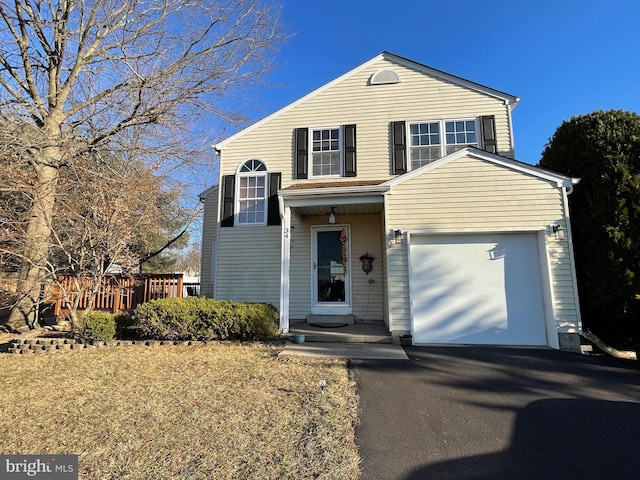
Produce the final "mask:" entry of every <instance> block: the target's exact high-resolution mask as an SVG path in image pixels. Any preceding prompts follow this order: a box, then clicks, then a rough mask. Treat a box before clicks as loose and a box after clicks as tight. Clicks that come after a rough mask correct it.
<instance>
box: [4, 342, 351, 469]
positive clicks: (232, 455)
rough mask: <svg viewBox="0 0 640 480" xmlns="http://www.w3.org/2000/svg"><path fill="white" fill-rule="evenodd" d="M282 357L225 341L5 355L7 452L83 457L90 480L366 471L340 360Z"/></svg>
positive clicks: (261, 348) (81, 462) (348, 384)
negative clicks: (324, 385)
mask: <svg viewBox="0 0 640 480" xmlns="http://www.w3.org/2000/svg"><path fill="white" fill-rule="evenodd" d="M277 353H278V350H277V349H276V348H275V347H268V346H259V345H234V344H219V345H209V346H198V347H178V346H176V347H168V346H167V347H157V348H136V347H132V348H124V349H123V348H121V349H117V348H113V349H99V350H95V351H89V352H84V351H83V352H78V353H75V354H73V353H71V354H59V355H39V356H29V357H23V356H14V355H3V356H0V383H1V384H2V385H3V388H2V389H1V391H0V405H2V409H1V411H0V432H2V434H1V435H0V452H2V453H4V454H11V453H15V454H43V453H57V454H61V453H74V454H79V455H80V458H79V466H80V478H84V479H101V480H102V479H145V480H146V479H154V480H155V479H187V478H188V479H212V478H215V479H236V478H237V479H240V478H242V479H245V478H257V479H281V478H295V479H306V478H326V479H355V478H358V477H359V458H358V452H357V447H356V446H355V441H354V423H355V419H356V415H357V398H356V395H355V389H354V386H353V385H352V384H351V382H350V381H349V377H348V371H347V369H346V368H345V364H344V362H341V361H331V360H320V361H313V362H311V361H302V360H296V359H290V360H279V359H278V358H277ZM320 379H325V380H326V381H327V389H326V395H321V394H320V389H319V387H318V381H319V380H320Z"/></svg>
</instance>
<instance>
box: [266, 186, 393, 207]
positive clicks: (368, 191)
mask: <svg viewBox="0 0 640 480" xmlns="http://www.w3.org/2000/svg"><path fill="white" fill-rule="evenodd" d="M388 191H389V187H382V188H381V187H380V185H375V186H368V187H357V188H348V189H346V188H341V189H340V188H318V189H304V190H292V191H287V190H280V191H279V192H278V196H279V197H280V198H282V200H283V201H284V205H285V206H287V207H308V206H313V205H347V204H351V203H383V202H384V196H383V195H384V194H385V193H386V192H388Z"/></svg>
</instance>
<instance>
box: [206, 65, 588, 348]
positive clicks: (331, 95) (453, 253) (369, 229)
mask: <svg viewBox="0 0 640 480" xmlns="http://www.w3.org/2000/svg"><path fill="white" fill-rule="evenodd" d="M518 102H519V98H518V97H515V96H513V95H510V94H507V93H504V92H501V91H499V90H495V89H493V88H489V87H486V86H483V85H480V84H477V83H474V82H472V81H469V80H465V79H463V78H460V77H457V76H454V75H451V74H448V73H445V72H442V71H439V70H436V69H433V68H430V67H428V66H425V65H422V64H420V63H417V62H414V61H411V60H408V59H406V58H403V57H400V56H398V55H394V54H391V53H387V52H384V53H382V54H380V55H378V56H376V57H375V58H373V59H371V60H369V61H367V62H365V63H364V64H362V65H360V66H358V67H356V68H354V69H353V70H351V71H349V72H347V73H345V74H344V75H342V76H340V77H339V78H337V79H335V80H333V81H332V82H329V83H328V84H326V85H324V86H322V87H320V88H318V89H317V90H315V91H313V92H311V93H309V94H308V95H306V96H304V97H302V98H300V99H299V100H297V101H295V102H293V103H292V104H290V105H288V106H286V107H284V108H282V109H280V110H278V111H277V112H275V113H273V114H272V115H269V116H268V117H266V118H264V119H262V120H260V121H258V122H256V123H254V124H253V125H251V126H249V127H247V128H245V129H244V130H241V131H240V132H238V133H236V134H235V135H232V136H230V137H229V138H227V139H225V140H223V141H221V142H220V143H218V144H217V145H216V146H215V149H216V151H217V153H218V154H219V165H220V180H219V183H218V185H215V186H214V187H212V188H210V189H208V190H207V191H205V192H203V193H202V194H201V198H202V199H203V201H204V202H205V208H204V228H203V242H202V249H203V250H202V287H201V288H202V294H203V295H205V296H209V297H214V298H219V299H232V300H238V301H251V302H266V303H270V304H273V305H275V306H276V307H277V308H278V310H279V312H280V328H281V330H282V332H287V331H288V330H289V328H290V326H291V325H292V324H294V323H295V322H301V321H302V322H303V321H305V320H306V319H308V318H310V317H311V316H314V317H312V318H314V319H316V321H317V319H318V318H327V319H330V318H336V317H332V316H337V315H338V316H340V317H339V318H340V319H341V320H340V321H343V320H344V319H347V321H355V322H356V323H357V322H369V321H371V322H373V321H379V322H384V324H385V325H386V327H387V328H388V330H389V331H390V332H391V333H392V334H393V335H396V336H397V335H401V334H412V335H413V341H414V343H416V344H431V343H460V344H503V345H548V346H551V347H554V348H560V347H563V348H565V347H566V348H576V345H577V343H576V341H577V338H578V337H577V332H579V331H580V328H581V323H580V313H579V309H578V297H577V289H576V280H575V269H574V263H573V250H572V243H571V227H570V223H569V211H568V205H567V195H569V194H570V193H571V191H572V188H573V185H574V184H576V183H577V181H578V180H577V179H573V178H567V177H565V176H563V175H561V174H558V173H555V172H550V171H547V170H543V169H540V168H536V167H534V166H532V165H529V164H526V163H522V162H519V161H517V160H515V159H514V142H513V127H512V117H511V112H512V109H513V108H514V107H515V106H516V105H517V104H518ZM323 315H324V316H327V317H315V316H323Z"/></svg>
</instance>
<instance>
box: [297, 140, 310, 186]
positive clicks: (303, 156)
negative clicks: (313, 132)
mask: <svg viewBox="0 0 640 480" xmlns="http://www.w3.org/2000/svg"><path fill="white" fill-rule="evenodd" d="M295 141H296V145H295V172H296V173H295V175H296V178H298V179H304V178H309V174H308V172H307V168H308V164H309V129H308V128H296V130H295Z"/></svg>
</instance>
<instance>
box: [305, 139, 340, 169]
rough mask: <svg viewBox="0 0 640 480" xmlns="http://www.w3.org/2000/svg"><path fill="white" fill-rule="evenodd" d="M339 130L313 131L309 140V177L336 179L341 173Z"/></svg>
mask: <svg viewBox="0 0 640 480" xmlns="http://www.w3.org/2000/svg"><path fill="white" fill-rule="evenodd" d="M340 137H341V135H340V128H339V127H334V128H319V129H313V133H312V138H311V151H312V153H311V176H312V177H336V176H340V173H341V168H340V165H341V163H342V162H341V161H340V157H341V153H340V152H341V150H342V149H341V143H342V141H341V138H340Z"/></svg>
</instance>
